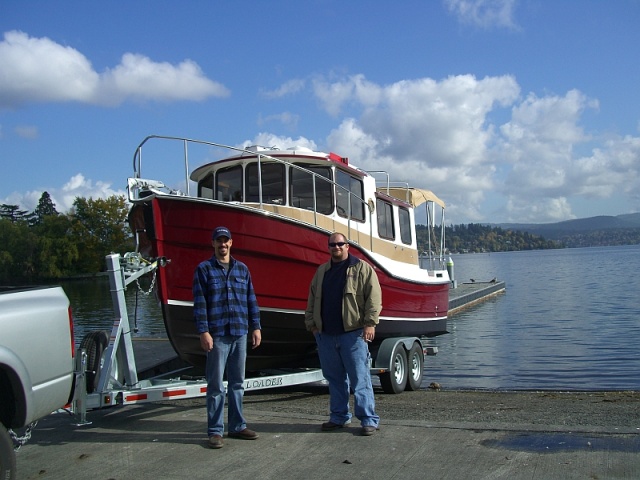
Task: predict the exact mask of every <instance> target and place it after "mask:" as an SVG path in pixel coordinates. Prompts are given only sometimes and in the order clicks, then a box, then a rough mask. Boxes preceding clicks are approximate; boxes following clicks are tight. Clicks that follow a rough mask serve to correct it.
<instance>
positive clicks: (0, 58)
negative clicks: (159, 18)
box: [0, 31, 229, 108]
mask: <svg viewBox="0 0 640 480" xmlns="http://www.w3.org/2000/svg"><path fill="white" fill-rule="evenodd" d="M0 65H2V70H3V71H2V74H1V75H0V108H2V107H4V108H16V107H19V106H22V105H24V104H27V103H35V102H81V103H88V104H96V105H118V104H120V103H122V102H124V101H126V100H138V101H145V100H156V101H183V100H191V101H200V100H203V99H206V98H208V97H225V96H228V95H229V91H228V89H227V88H226V87H224V86H223V85H222V84H220V83H218V82H215V81H212V80H210V79H208V78H207V77H206V76H205V75H204V73H203V72H202V70H201V69H200V67H199V66H198V65H197V64H196V63H195V62H193V61H191V60H185V61H183V62H181V63H180V64H178V65H172V64H169V63H166V62H154V61H152V60H151V59H149V58H148V57H145V56H143V55H138V54H133V53H125V54H124V55H123V56H122V60H121V62H120V64H119V65H117V66H115V67H114V68H111V69H108V70H106V71H105V72H103V73H98V72H96V71H95V70H94V68H93V66H92V64H91V62H90V61H89V60H88V59H87V58H86V57H85V56H84V55H83V54H82V53H80V52H79V51H78V50H76V49H74V48H72V47H69V46H63V45H60V44H58V43H56V42H54V41H53V40H51V39H49V38H46V37H44V38H35V37H30V36H29V35H27V34H26V33H24V32H19V31H10V32H5V34H4V41H2V42H0Z"/></svg>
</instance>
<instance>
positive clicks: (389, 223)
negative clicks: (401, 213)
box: [376, 199, 396, 240]
mask: <svg viewBox="0 0 640 480" xmlns="http://www.w3.org/2000/svg"><path fill="white" fill-rule="evenodd" d="M376 213H377V218H378V235H379V236H380V238H386V239H388V240H394V239H395V238H396V235H395V232H394V229H393V205H391V204H390V203H389V202H385V201H383V200H380V199H377V201H376Z"/></svg>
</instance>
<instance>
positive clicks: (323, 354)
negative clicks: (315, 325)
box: [316, 330, 380, 428]
mask: <svg viewBox="0 0 640 480" xmlns="http://www.w3.org/2000/svg"><path fill="white" fill-rule="evenodd" d="M316 342H317V343H318V354H319V356H320V365H321V366H322V374H323V375H324V378H325V379H326V380H327V382H329V410H330V411H331V413H330V416H329V420H330V421H331V422H333V423H337V424H339V425H343V424H345V423H348V422H349V421H350V420H351V413H350V412H349V387H351V390H353V400H354V402H353V403H354V413H355V416H356V418H358V419H359V420H360V422H361V423H362V426H363V427H369V426H371V427H376V428H377V427H378V423H379V422H380V417H379V416H378V415H376V412H375V400H374V397H373V386H372V385H371V373H370V371H369V347H368V346H367V344H366V342H365V341H364V339H363V338H362V330H354V331H352V332H346V333H342V334H340V335H328V334H326V333H317V334H316Z"/></svg>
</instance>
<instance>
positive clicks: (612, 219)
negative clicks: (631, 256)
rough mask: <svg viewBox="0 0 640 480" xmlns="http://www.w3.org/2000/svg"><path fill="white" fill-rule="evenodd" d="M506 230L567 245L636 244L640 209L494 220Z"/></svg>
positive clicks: (639, 230) (639, 234)
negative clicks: (527, 220) (548, 219)
mask: <svg viewBox="0 0 640 480" xmlns="http://www.w3.org/2000/svg"><path fill="white" fill-rule="evenodd" d="M493 225H494V226H496V227H499V228H502V229H504V230H517V231H521V232H528V233H531V234H533V235H539V236H541V237H544V238H545V239H547V240H553V241H557V242H561V243H562V244H563V245H565V246H567V247H586V246H599V245H602V246H604V245H635V244H639V243H640V213H629V214H624V215H617V216H608V215H599V216H596V217H589V218H579V219H575V220H566V221H563V222H557V223H542V224H535V223H501V224H493Z"/></svg>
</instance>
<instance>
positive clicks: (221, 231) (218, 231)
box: [211, 227, 231, 240]
mask: <svg viewBox="0 0 640 480" xmlns="http://www.w3.org/2000/svg"><path fill="white" fill-rule="evenodd" d="M211 237H212V238H213V239H214V240H216V239H218V238H219V237H227V238H231V232H230V231H229V229H228V228H227V227H216V228H214V229H213V234H212V235H211Z"/></svg>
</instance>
